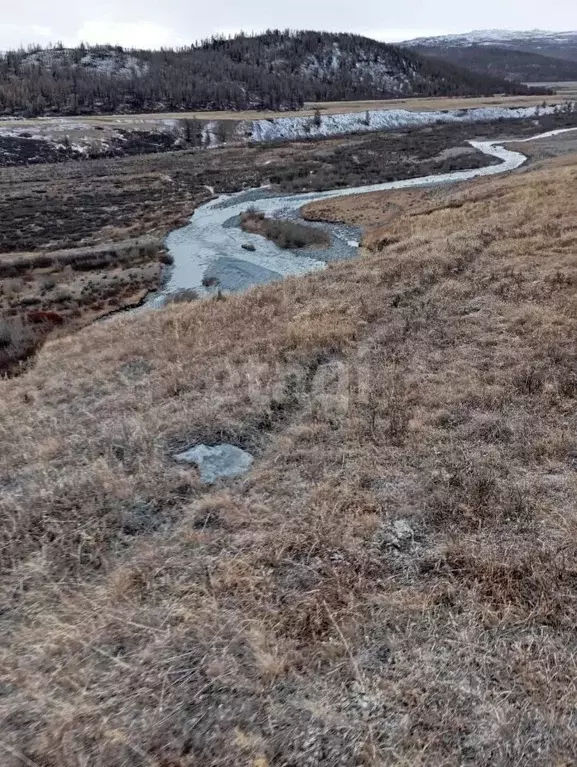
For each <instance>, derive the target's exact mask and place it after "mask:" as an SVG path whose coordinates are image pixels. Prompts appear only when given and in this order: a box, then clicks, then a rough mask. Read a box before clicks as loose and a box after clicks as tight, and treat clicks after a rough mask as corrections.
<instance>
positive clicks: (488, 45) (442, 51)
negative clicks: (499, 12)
mask: <svg viewBox="0 0 577 767" xmlns="http://www.w3.org/2000/svg"><path fill="white" fill-rule="evenodd" d="M403 46H407V47H408V48H410V49H411V50H413V51H415V52H417V53H419V54H421V55H425V56H428V57H433V58H435V59H437V58H439V59H442V60H444V61H448V62H451V63H452V64H455V65H457V66H461V67H466V68H469V69H471V70H472V71H474V72H477V73H478V74H482V75H492V76H495V77H506V78H508V79H510V80H516V81H521V82H529V83H531V82H535V83H537V82H547V81H571V80H577V32H541V31H539V30H535V31H531V32H506V31H500V30H487V31H479V32H471V33H469V34H464V35H446V36H443V37H427V38H418V39H415V40H409V41H407V42H406V43H403Z"/></svg>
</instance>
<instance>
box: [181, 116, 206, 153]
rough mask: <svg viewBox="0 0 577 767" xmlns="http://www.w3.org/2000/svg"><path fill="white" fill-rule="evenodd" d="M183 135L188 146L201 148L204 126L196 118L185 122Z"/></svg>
mask: <svg viewBox="0 0 577 767" xmlns="http://www.w3.org/2000/svg"><path fill="white" fill-rule="evenodd" d="M183 134H184V140H185V141H186V143H187V144H191V145H192V146H200V145H201V144H202V124H201V122H200V120H197V119H196V117H193V118H192V119H189V118H187V119H186V120H184V126H183Z"/></svg>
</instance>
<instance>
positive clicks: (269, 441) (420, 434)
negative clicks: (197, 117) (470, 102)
mask: <svg viewBox="0 0 577 767" xmlns="http://www.w3.org/2000/svg"><path fill="white" fill-rule="evenodd" d="M576 183H577V155H575V154H568V155H566V156H565V157H562V158H557V159H554V160H545V161H543V164H542V165H541V166H540V167H538V168H535V169H532V170H530V171H528V172H525V173H519V174H514V175H509V176H507V177H501V178H494V179H486V180H479V181H476V182H473V183H471V184H470V185H467V186H463V187H460V188H452V189H451V190H442V191H439V192H435V191H431V190H427V191H424V192H415V191H411V192H407V193H406V196H405V195H404V193H403V194H402V193H400V192H397V193H395V196H394V205H396V206H397V208H396V214H395V215H394V216H392V215H391V216H387V217H386V218H384V219H381V220H378V216H379V215H381V214H380V211H381V208H382V205H383V204H384V205H388V204H389V203H388V202H387V198H381V201H380V202H378V201H376V200H375V199H373V200H372V201H371V200H370V199H367V201H366V202H367V205H369V204H370V205H372V206H373V209H374V210H375V211H376V216H377V220H376V221H374V222H373V223H375V226H373V227H372V228H371V229H370V231H369V230H367V233H366V236H365V246H366V250H365V254H364V256H363V257H361V258H359V259H357V260H354V261H347V262H342V263H339V264H332V265H330V266H329V267H328V268H327V269H326V270H325V271H323V272H319V273H316V274H314V275H310V276H307V277H305V278H299V279H296V278H292V279H287V280H286V281H284V282H282V283H278V284H274V285H269V286H266V287H261V288H257V289H254V290H252V291H250V292H248V293H246V294H243V295H239V296H233V297H227V298H225V300H216V299H215V300H208V301H203V302H199V303H196V304H186V305H178V306H170V307H167V308H166V309H164V310H162V311H159V312H150V313H146V314H140V315H136V316H131V317H116V318H114V319H112V320H110V321H109V322H107V323H104V324H100V325H94V326H92V327H90V328H86V329H84V330H82V331H80V332H79V333H76V334H74V335H71V336H68V337H65V338H60V339H56V340H54V341H52V342H49V343H48V344H47V345H46V346H45V347H44V349H43V350H42V351H41V352H40V354H39V356H38V359H37V363H36V365H35V366H34V367H33V368H32V369H30V370H28V371H27V372H25V373H24V374H23V375H22V376H20V377H19V378H17V379H12V380H3V381H1V382H0V435H1V442H0V444H1V448H0V450H1V453H0V472H1V480H2V485H3V497H2V501H1V506H0V509H1V515H2V516H1V524H0V530H1V531H2V535H1V537H0V543H1V549H0V566H1V568H2V573H3V576H2V580H1V582H0V598H1V602H0V612H1V613H2V621H3V632H2V635H1V638H0V668H1V674H2V675H1V678H0V682H1V688H0V689H1V694H0V733H1V735H0V752H2V758H1V761H2V764H4V765H6V766H7V767H21V765H22V764H27V765H38V766H40V765H41V766H42V767H78V765H80V764H90V765H98V766H99V767H121V765H122V767H141V766H142V767H145V766H146V767H152V766H154V767H191V766H192V765H203V767H204V766H205V765H206V766H208V765H214V767H217V766H218V765H222V767H225V766H226V767H230V765H251V767H267V766H269V765H270V767H273V766H275V765H279V767H280V765H283V767H286V766H288V765H291V766H294V767H303V765H308V764H310V765H327V767H328V766H329V765H331V766H332V765H337V764H339V765H346V766H347V767H348V766H349V765H350V767H353V766H354V767H359V766H360V765H375V766H376V765H388V764H391V765H393V764H395V765H401V764H402V765H412V766H414V765H431V764H435V765H466V764H471V765H473V764H474V765H492V766H494V765H517V764H523V765H543V767H545V766H547V767H548V766H549V765H552V764H559V765H566V764H567V765H568V764H573V763H574V762H575V761H576V760H577V746H576V743H577V721H576V719H575V709H576V706H577V682H576V679H577V669H576V667H575V663H576V661H575V659H576V657H577V640H576V637H575V630H574V628H575V622H576V620H577V585H576V584H577V574H576V569H575V561H576V555H577V551H576V546H577V543H576V541H577V513H576V511H577V510H576V506H575V496H576V493H577V442H576V438H575V435H576V434H577V412H576V405H577V373H576V369H577V368H576V366H577V349H576V346H575V337H576V333H577V310H576V304H575V286H576V284H577V262H576V260H575V248H576V246H577V197H576V196H575V185H576ZM317 215H320V214H319V213H318V211H317ZM339 215H340V214H339ZM355 215H356V214H355ZM362 223H363V225H365V226H370V224H371V221H370V217H369V218H368V219H367V215H366V213H363V221H362ZM197 442H206V443H209V444H210V443H218V442H232V443H234V444H235V445H238V446H239V447H242V448H245V449H247V450H249V451H250V452H252V453H253V454H254V455H255V457H256V461H255V464H254V467H253V469H252V471H251V472H250V473H249V474H248V475H247V476H246V477H245V478H244V479H242V480H236V481H229V482H228V483H223V484H222V485H217V486H215V487H212V488H209V487H206V486H204V485H202V484H201V482H200V480H199V478H198V476H197V474H196V472H195V470H193V469H188V468H184V467H183V466H182V465H180V464H176V463H175V462H174V461H173V459H172V455H173V454H174V453H176V452H179V451H181V450H183V449H185V448H187V447H189V446H191V445H194V444H196V443H197Z"/></svg>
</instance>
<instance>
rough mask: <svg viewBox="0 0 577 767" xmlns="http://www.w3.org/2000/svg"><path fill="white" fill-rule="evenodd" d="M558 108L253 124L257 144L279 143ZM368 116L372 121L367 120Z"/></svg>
mask: <svg viewBox="0 0 577 767" xmlns="http://www.w3.org/2000/svg"><path fill="white" fill-rule="evenodd" d="M555 109H556V107H520V108H516V109H510V108H508V107H482V108H478V109H458V110H452V111H451V110H447V111H442V112H409V111H408V110H406V109H386V110H385V109H382V110H372V111H369V112H368V113H365V112H362V113H351V114H341V115H322V117H321V121H320V125H315V122H314V118H311V117H278V118H277V119H275V120H253V122H252V140H253V141H278V140H283V139H284V140H287V139H299V138H309V137H310V138H317V137H326V136H338V135H342V134H345V133H369V132H371V131H380V130H396V129H401V128H412V127H416V126H426V125H435V124H436V123H454V122H457V123H474V122H485V121H490V120H500V119H503V120H522V119H523V118H527V117H536V116H538V115H545V114H553V113H554V112H555ZM367 116H368V120H367Z"/></svg>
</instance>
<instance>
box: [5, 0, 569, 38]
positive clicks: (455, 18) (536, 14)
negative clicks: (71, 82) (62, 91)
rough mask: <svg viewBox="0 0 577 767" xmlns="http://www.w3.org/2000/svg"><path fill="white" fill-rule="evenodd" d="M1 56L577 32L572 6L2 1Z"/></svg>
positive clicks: (521, 1) (416, 0)
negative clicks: (294, 40) (65, 48)
mask: <svg viewBox="0 0 577 767" xmlns="http://www.w3.org/2000/svg"><path fill="white" fill-rule="evenodd" d="M1 2H2V6H4V5H5V6H6V7H2V9H1V13H0V50H7V49H10V48H16V47H18V46H19V45H21V44H22V45H28V44H31V43H40V44H42V45H47V44H48V43H50V42H57V41H62V42H63V43H64V44H65V45H76V44H78V43H80V42H85V43H91V44H94V43H112V44H116V45H123V46H125V47H135V48H159V47H161V46H166V47H168V46H181V45H190V44H191V43H193V42H195V41H196V40H200V39H203V38H206V37H210V36H212V35H214V34H220V33H223V34H230V33H235V32H238V31H240V30H244V31H245V32H258V31H262V30H264V29H267V28H280V29H285V28H291V29H325V30H328V31H335V32H336V31H338V32H355V33H359V34H364V35H367V36H369V37H373V38H375V39H378V40H384V41H386V42H399V41H401V40H408V39H411V38H413V37H423V36H432V35H442V34H450V33H457V32H468V31H470V30H472V29H495V28H499V29H536V28H539V29H552V30H570V29H577V2H575V0H548V2H547V3H544V2H542V0H483V2H481V3H474V2H463V0H434V1H433V0H403V1H402V2H386V0H361V2H360V3H359V2H356V3H355V2H351V0H289V2H283V3H279V2H275V0H217V2H210V0H162V2H159V1H158V0H98V2H95V3H92V2H89V3H81V2H78V0H50V2H46V0H21V1H20V2H9V0H1Z"/></svg>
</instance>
